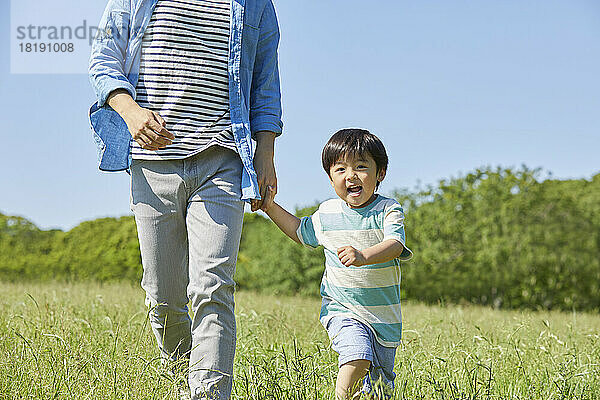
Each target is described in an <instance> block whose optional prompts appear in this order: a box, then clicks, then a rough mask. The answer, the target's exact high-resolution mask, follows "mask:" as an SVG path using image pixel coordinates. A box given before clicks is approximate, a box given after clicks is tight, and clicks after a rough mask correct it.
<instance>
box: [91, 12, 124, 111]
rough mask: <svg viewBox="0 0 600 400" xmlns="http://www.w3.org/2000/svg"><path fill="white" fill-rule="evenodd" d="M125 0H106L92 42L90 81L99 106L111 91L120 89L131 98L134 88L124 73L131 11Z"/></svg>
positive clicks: (104, 101)
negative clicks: (106, 2)
mask: <svg viewBox="0 0 600 400" xmlns="http://www.w3.org/2000/svg"><path fill="white" fill-rule="evenodd" d="M130 7H131V3H130V1H129V0H109V1H108V4H107V5H106V8H105V9H104V13H103V14H102V18H101V19H100V23H99V24H98V33H97V35H96V37H95V38H94V40H93V42H92V53H91V56H90V62H89V75H90V82H91V83H92V87H93V88H94V92H95V93H96V97H97V100H98V107H102V106H103V105H104V104H105V103H106V100H107V99H108V96H109V95H110V93H111V92H113V91H114V90H116V89H123V90H125V91H127V92H128V93H129V95H130V96H131V97H132V98H133V99H135V88H134V87H133V85H132V84H131V83H130V82H129V80H128V79H127V76H126V74H125V56H126V52H127V44H128V42H129V24H130V15H131V10H130Z"/></svg>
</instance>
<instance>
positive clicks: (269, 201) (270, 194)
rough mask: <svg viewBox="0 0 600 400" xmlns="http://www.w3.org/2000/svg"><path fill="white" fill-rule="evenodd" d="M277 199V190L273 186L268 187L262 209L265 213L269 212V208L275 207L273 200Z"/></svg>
mask: <svg viewBox="0 0 600 400" xmlns="http://www.w3.org/2000/svg"><path fill="white" fill-rule="evenodd" d="M274 198H275V188H274V187H273V186H271V185H268V186H267V194H266V197H265V200H264V201H263V205H262V207H261V208H260V209H261V210H262V211H264V212H268V211H269V208H271V206H272V205H273V199H274Z"/></svg>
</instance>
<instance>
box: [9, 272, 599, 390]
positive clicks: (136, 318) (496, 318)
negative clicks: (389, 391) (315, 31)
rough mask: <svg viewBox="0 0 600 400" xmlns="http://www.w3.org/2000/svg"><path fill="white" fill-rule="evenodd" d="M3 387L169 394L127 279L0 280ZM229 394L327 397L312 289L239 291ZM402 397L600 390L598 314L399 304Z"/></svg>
mask: <svg viewBox="0 0 600 400" xmlns="http://www.w3.org/2000/svg"><path fill="white" fill-rule="evenodd" d="M0 294H1V295H0V307H1V309H2V312H1V313H0V399H80V400H83V399H175V398H176V397H175V392H176V384H175V383H174V382H173V381H172V379H171V378H170V377H169V376H168V375H165V374H164V373H163V372H162V371H161V369H160V363H159V360H158V359H157V358H156V356H157V351H156V348H155V343H154V338H153V336H152V335H151V334H150V331H149V327H148V325H147V322H146V309H145V307H144V304H143V294H142V292H141V290H140V289H139V288H137V287H134V286H131V285H128V284H114V285H105V286H99V285H96V284H75V285H62V284H31V285H27V284H3V283H0ZM236 296H237V316H238V345H237V354H236V361H235V364H236V370H235V371H236V377H235V383H234V396H233V398H234V399H294V400H300V399H333V394H332V388H333V382H334V379H335V374H336V372H337V368H336V355H335V353H333V352H332V351H331V350H330V349H328V340H327V336H326V334H325V332H324V330H323V329H322V328H321V326H320V324H319V323H318V320H317V316H318V310H319V301H318V300H317V299H306V298H301V297H280V296H265V295H258V294H255V293H248V292H240V293H238V294H237V295H236ZM403 307H404V308H403V314H404V332H403V345H402V346H401V347H400V348H399V351H398V355H397V358H396V373H397V374H398V376H397V378H396V395H397V398H398V399H600V315H597V314H583V313H558V312H519V311H494V310H491V309H487V308H480V307H473V306H425V305H421V304H412V303H407V304H404V306H403Z"/></svg>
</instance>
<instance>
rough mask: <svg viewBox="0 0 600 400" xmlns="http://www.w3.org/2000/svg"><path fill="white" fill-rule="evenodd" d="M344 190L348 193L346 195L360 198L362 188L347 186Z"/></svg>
mask: <svg viewBox="0 0 600 400" xmlns="http://www.w3.org/2000/svg"><path fill="white" fill-rule="evenodd" d="M346 190H347V191H348V194H349V195H350V196H360V194H361V193H362V186H360V185H352V186H348V187H347V188H346Z"/></svg>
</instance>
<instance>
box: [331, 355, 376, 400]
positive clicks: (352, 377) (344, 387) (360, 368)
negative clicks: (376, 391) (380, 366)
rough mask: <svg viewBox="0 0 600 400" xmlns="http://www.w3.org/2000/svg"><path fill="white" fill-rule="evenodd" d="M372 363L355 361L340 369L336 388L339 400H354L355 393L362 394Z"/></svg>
mask: <svg viewBox="0 0 600 400" xmlns="http://www.w3.org/2000/svg"><path fill="white" fill-rule="evenodd" d="M370 367H371V361H369V360H353V361H349V362H347V363H345V364H343V365H342V366H341V367H340V371H339V374H338V379H337V382H336V387H335V395H336V398H337V399H338V400H346V399H352V398H353V395H354V393H357V392H360V390H359V389H360V387H361V385H362V379H363V378H364V377H365V375H366V374H367V372H368V371H369V368H370Z"/></svg>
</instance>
